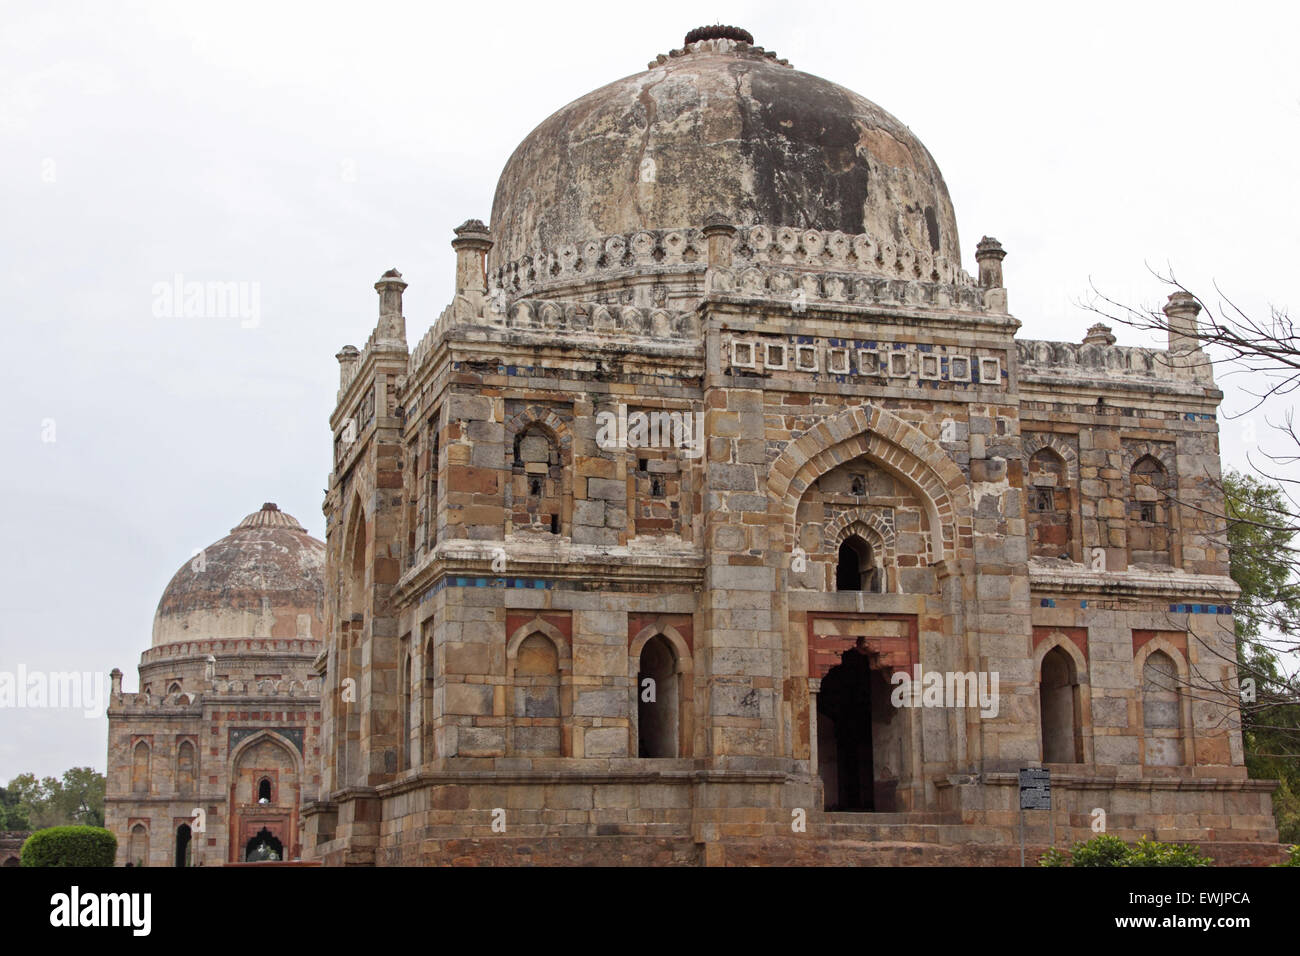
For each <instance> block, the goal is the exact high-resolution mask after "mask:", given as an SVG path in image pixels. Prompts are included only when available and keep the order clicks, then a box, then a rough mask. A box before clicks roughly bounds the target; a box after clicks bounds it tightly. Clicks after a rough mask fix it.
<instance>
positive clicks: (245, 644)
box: [105, 504, 325, 866]
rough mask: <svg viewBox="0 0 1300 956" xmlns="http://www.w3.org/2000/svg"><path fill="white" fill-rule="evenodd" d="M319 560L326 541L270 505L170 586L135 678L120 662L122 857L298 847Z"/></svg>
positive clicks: (309, 746)
mask: <svg viewBox="0 0 1300 956" xmlns="http://www.w3.org/2000/svg"><path fill="white" fill-rule="evenodd" d="M324 565H325V546H324V544H322V542H320V541H318V540H316V539H315V538H313V537H311V536H310V535H308V534H307V532H306V531H305V530H303V527H302V525H300V524H299V523H298V522H297V520H296V519H294V518H293V517H292V516H290V515H288V514H286V513H285V512H283V511H280V510H279V509H278V508H277V507H276V506H275V505H274V504H265V505H263V506H262V508H261V510H260V511H255V512H253V513H252V514H250V515H249V516H248V517H246V518H244V520H243V521H241V522H239V524H237V525H236V526H235V527H234V528H232V529H231V530H230V534H229V535H227V536H226V537H224V538H222V539H221V540H220V541H217V542H215V543H214V544H211V545H209V546H208V547H207V548H204V549H203V550H202V551H200V552H198V553H197V554H195V555H194V556H193V557H192V558H191V559H190V560H189V561H188V562H186V563H185V564H184V565H183V566H182V567H181V569H180V570H179V571H177V572H176V574H175V576H174V577H173V578H172V580H171V583H169V584H168V585H167V589H166V590H165V591H164V592H163V595H162V599H161V600H160V601H159V602H158V611H157V614H156V615H155V616H154V624H153V644H152V646H151V647H150V648H149V650H147V651H145V652H144V654H143V655H141V658H140V689H139V691H138V692H137V693H134V694H129V693H123V691H122V672H121V671H119V670H116V669H115V670H114V671H113V674H112V678H113V687H112V695H111V700H110V704H109V709H108V722H109V732H108V774H107V798H106V801H105V817H106V821H105V825H106V826H107V827H108V828H109V829H110V830H112V831H113V833H114V834H115V835H116V836H117V840H118V862H119V863H120V864H123V865H125V864H131V865H147V866H195V865H205V866H214V865H220V864H222V863H227V862H244V861H247V860H263V859H280V860H287V859H295V858H298V857H299V856H300V855H301V836H300V832H299V828H300V822H301V817H300V813H301V809H300V808H301V806H302V805H303V803H304V802H305V801H307V800H314V799H315V797H316V794H317V790H318V787H319V784H320V769H319V761H320V740H319V734H320V691H319V682H318V680H317V679H316V678H314V677H313V676H312V675H311V673H310V667H311V664H312V661H313V660H314V659H315V658H316V657H317V655H318V654H319V653H320V650H321V646H322V645H321V638H322V636H323V635H324V593H325V587H324V578H323V572H324ZM200 811H201V812H200Z"/></svg>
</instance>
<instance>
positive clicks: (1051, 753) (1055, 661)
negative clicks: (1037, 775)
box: [1038, 647, 1083, 763]
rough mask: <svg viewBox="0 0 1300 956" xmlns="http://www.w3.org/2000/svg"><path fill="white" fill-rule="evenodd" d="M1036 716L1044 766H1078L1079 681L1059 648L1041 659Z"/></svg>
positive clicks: (1080, 743) (1080, 751) (1080, 755)
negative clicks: (1040, 733) (1052, 764)
mask: <svg viewBox="0 0 1300 956" xmlns="http://www.w3.org/2000/svg"><path fill="white" fill-rule="evenodd" d="M1038 713H1039V719H1040V721H1041V723H1040V730H1041V732H1042V740H1043V762H1044V763H1082V762H1083V738H1082V735H1081V734H1080V716H1081V715H1080V713H1079V681H1078V677H1077V675H1076V674H1075V667H1074V661H1073V660H1071V658H1070V655H1069V654H1067V653H1066V652H1065V651H1064V650H1063V649H1061V648H1060V647H1054V648H1052V649H1051V650H1050V651H1048V652H1047V654H1046V656H1044V657H1043V663H1042V666H1041V669H1040V671H1039V680H1038Z"/></svg>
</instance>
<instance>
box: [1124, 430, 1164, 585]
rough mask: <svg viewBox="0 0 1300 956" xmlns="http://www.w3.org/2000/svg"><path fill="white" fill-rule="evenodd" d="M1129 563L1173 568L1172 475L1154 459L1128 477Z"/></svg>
mask: <svg viewBox="0 0 1300 956" xmlns="http://www.w3.org/2000/svg"><path fill="white" fill-rule="evenodd" d="M1129 489H1130V495H1129V501H1128V560H1129V563H1130V564H1166V565H1168V564H1173V556H1172V555H1171V554H1170V549H1171V547H1172V546H1173V540H1172V536H1171V535H1170V517H1171V516H1170V504H1169V475H1168V473H1167V472H1166V471H1165V466H1164V465H1162V464H1161V463H1160V462H1159V461H1158V460H1156V459H1155V458H1153V457H1152V456H1151V455H1146V456H1144V457H1142V458H1139V459H1138V460H1137V462H1136V463H1134V465H1133V470H1132V471H1131V472H1130V473H1129Z"/></svg>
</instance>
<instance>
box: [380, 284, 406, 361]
mask: <svg viewBox="0 0 1300 956" xmlns="http://www.w3.org/2000/svg"><path fill="white" fill-rule="evenodd" d="M405 289H406V283H405V282H403V281H402V274H401V273H400V272H398V271H397V270H396V269H389V270H388V271H387V272H385V273H384V274H383V275H382V276H380V277H379V281H378V282H376V283H375V291H376V292H378V293H379V324H378V325H377V326H376V328H375V341H377V342H388V343H391V344H399V345H401V346H402V347H403V348H405V347H406V319H405V318H404V317H403V315H402V292H403V291H404V290H405Z"/></svg>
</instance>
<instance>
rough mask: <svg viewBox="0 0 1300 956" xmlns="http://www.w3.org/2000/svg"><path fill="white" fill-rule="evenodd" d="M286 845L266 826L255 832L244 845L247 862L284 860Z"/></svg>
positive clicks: (245, 860)
mask: <svg viewBox="0 0 1300 956" xmlns="http://www.w3.org/2000/svg"><path fill="white" fill-rule="evenodd" d="M283 859H284V845H283V844H282V843H281V842H280V841H279V840H278V839H276V836H275V834H274V833H272V832H271V831H270V830H268V829H267V828H266V827H262V829H260V830H258V831H257V833H255V834H253V838H252V839H251V840H249V841H248V844H247V845H246V846H245V847H244V862H245V863H260V862H262V861H264V860H283Z"/></svg>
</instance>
